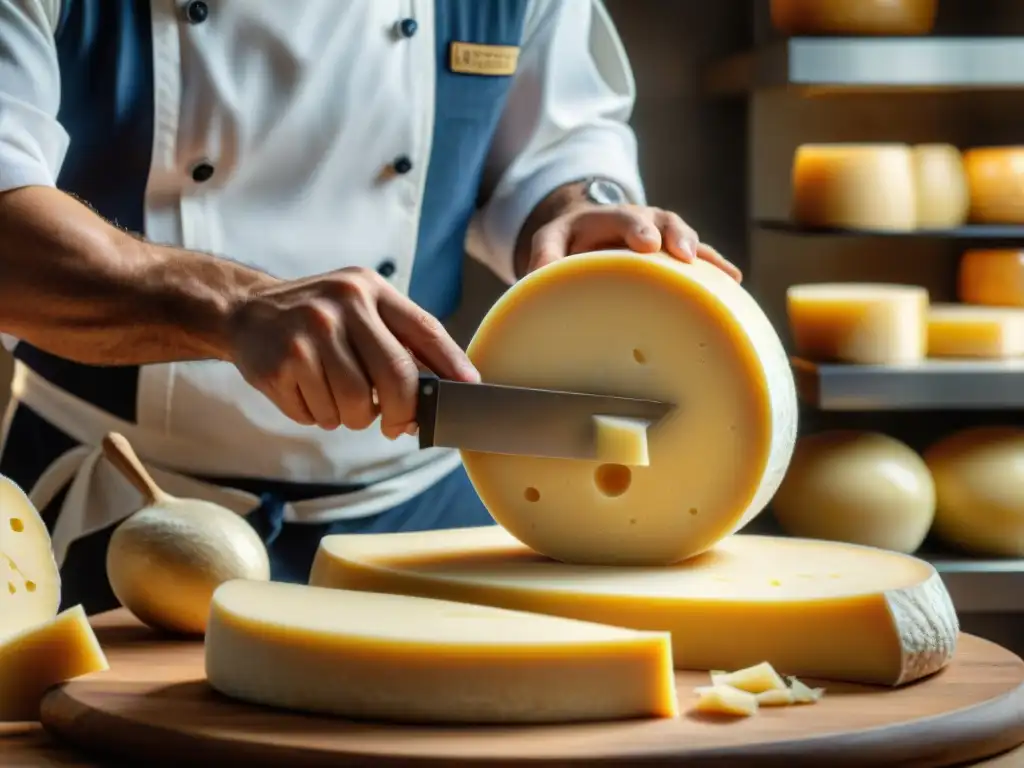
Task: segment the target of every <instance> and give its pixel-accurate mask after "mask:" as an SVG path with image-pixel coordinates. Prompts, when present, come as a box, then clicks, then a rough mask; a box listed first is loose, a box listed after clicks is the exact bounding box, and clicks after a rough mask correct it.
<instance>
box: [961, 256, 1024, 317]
mask: <svg viewBox="0 0 1024 768" xmlns="http://www.w3.org/2000/svg"><path fill="white" fill-rule="evenodd" d="M957 283H958V285H957V295H958V296H959V297H960V301H962V302H965V303H967V304H984V305H987V306H994V307H1024V251H1021V250H1012V249H976V250H970V251H966V252H965V253H964V255H963V256H962V257H961V259H960V269H959V274H958V275H957Z"/></svg>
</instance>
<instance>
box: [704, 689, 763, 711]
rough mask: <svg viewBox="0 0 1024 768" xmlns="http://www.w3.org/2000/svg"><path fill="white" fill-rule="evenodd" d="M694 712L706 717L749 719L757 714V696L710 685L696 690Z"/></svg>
mask: <svg viewBox="0 0 1024 768" xmlns="http://www.w3.org/2000/svg"><path fill="white" fill-rule="evenodd" d="M695 693H696V694H697V703H696V704H695V705H694V706H693V711H694V712H702V713H703V714H706V715H730V716H734V717H750V716H751V715H756V714H757V696H755V695H754V694H752V693H747V692H746V691H741V690H739V689H738V688H733V687H732V686H729V685H711V686H708V687H706V688H697V689H696V690H695Z"/></svg>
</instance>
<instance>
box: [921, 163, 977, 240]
mask: <svg viewBox="0 0 1024 768" xmlns="http://www.w3.org/2000/svg"><path fill="white" fill-rule="evenodd" d="M912 157H913V162H914V184H915V194H916V197H917V226H918V228H919V229H949V228H952V227H959V226H962V225H963V224H964V223H965V222H966V221H967V214H968V212H969V211H970V208H971V195H970V192H969V191H968V188H967V174H966V172H965V171H964V163H963V157H962V156H961V154H960V150H959V149H957V148H956V147H954V146H953V145H952V144H918V145H917V146H915V147H914V148H913V149H912Z"/></svg>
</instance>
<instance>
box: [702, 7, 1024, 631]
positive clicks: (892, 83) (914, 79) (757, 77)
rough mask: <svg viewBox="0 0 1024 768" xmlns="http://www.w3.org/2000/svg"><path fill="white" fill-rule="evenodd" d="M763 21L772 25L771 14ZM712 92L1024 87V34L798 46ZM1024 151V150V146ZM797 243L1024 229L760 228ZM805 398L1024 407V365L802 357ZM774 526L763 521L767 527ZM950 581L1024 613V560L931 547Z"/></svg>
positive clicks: (976, 607) (855, 404) (745, 65)
mask: <svg viewBox="0 0 1024 768" xmlns="http://www.w3.org/2000/svg"><path fill="white" fill-rule="evenodd" d="M760 10H761V11H762V15H761V17H760V18H759V19H758V21H759V22H760V26H761V27H762V28H764V26H765V25H764V19H765V18H766V13H763V11H764V10H765V9H764V8H761V9H760ZM704 85H705V88H706V89H707V90H708V91H709V93H711V94H713V95H715V96H718V97H737V96H747V95H751V94H754V93H757V92H759V91H766V90H774V89H785V90H788V91H792V92H795V93H797V94H799V95H801V96H809V97H816V96H821V95H827V96H829V97H832V98H838V97H841V96H843V95H844V94H863V93H880V92H887V91H888V92H904V91H907V92H910V93H913V92H915V91H920V92H926V93H935V92H936V91H938V92H943V91H959V92H963V91H980V90H992V91H1003V90H1017V89H1024V36H1021V37H941V36H936V37H932V36H929V37H925V38H913V37H893V38H849V37H832V38H825V37H822V38H789V39H784V40H772V41H770V42H768V43H767V44H765V45H762V46H760V47H758V48H757V49H756V50H753V51H749V52H745V53H740V54H737V55H733V56H730V57H728V58H727V59H725V60H723V61H720V62H717V63H715V64H713V65H712V66H711V67H710V68H709V70H708V71H707V72H706V73H705V77H704ZM1022 143H1024V142H1022ZM751 224H752V226H753V227H754V229H758V230H763V231H771V232H775V233H779V234H782V235H784V236H792V237H800V238H807V237H817V238H844V239H848V238H886V239H893V238H898V239H924V238H927V239H934V240H943V241H946V240H948V241H955V242H956V243H957V244H958V245H960V246H962V247H968V246H972V245H973V246H984V245H989V246H992V247H996V246H1002V247H1007V246H1014V245H1018V246H1022V245H1024V226H978V225H970V226H965V227H960V228H957V229H953V230H941V231H933V230H927V231H922V230H918V231H907V232H890V231H851V230H838V229H808V228H803V227H799V226H796V225H794V224H792V223H790V222H787V221H779V220H755V221H752V222H751ZM793 368H794V374H795V377H796V381H797V388H798V392H799V394H800V397H801V400H802V401H803V402H804V404H805V405H807V406H809V407H813V408H816V409H818V410H821V411H845V412H851V411H861V412H863V411H934V410H937V409H948V410H961V411H972V410H985V411H993V410H1000V409H1006V410H1018V409H1019V410H1024V361H1013V362H1001V361H1000V362H966V361H948V362H947V361H928V362H925V363H922V364H920V365H913V366H902V367H884V366H858V365H820V364H815V363H812V362H808V361H806V360H801V359H798V358H794V359H793ZM764 526H767V527H768V528H773V523H772V522H770V521H765V522H762V523H760V524H759V525H757V527H758V528H759V529H760V528H763V527H764ZM920 554H921V555H923V556H924V557H926V558H927V559H928V560H930V561H931V562H932V563H933V564H934V565H935V566H936V568H937V569H938V570H939V571H940V572H941V573H942V574H943V578H944V580H945V581H946V583H947V586H948V588H949V589H950V592H951V594H952V595H953V598H954V602H955V603H956V604H957V608H958V610H960V611H961V612H962V613H985V612H1003V613H1015V614H1020V613H1024V559H1022V560H1013V559H1004V560H1001V559H980V558H976V557H967V556H963V555H957V554H952V553H950V552H948V551H943V550H942V549H941V547H936V546H934V545H932V544H931V543H928V544H926V546H925V548H924V549H923V550H922V552H921V553H920Z"/></svg>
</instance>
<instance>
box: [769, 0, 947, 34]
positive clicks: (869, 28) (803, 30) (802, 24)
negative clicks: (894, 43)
mask: <svg viewBox="0 0 1024 768" xmlns="http://www.w3.org/2000/svg"><path fill="white" fill-rule="evenodd" d="M937 9H938V0H771V19H772V24H773V25H774V26H775V28H776V29H778V30H779V31H780V32H782V33H784V34H787V35H927V34H928V33H929V32H931V31H932V28H933V27H934V26H935V15H936V11H937Z"/></svg>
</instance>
